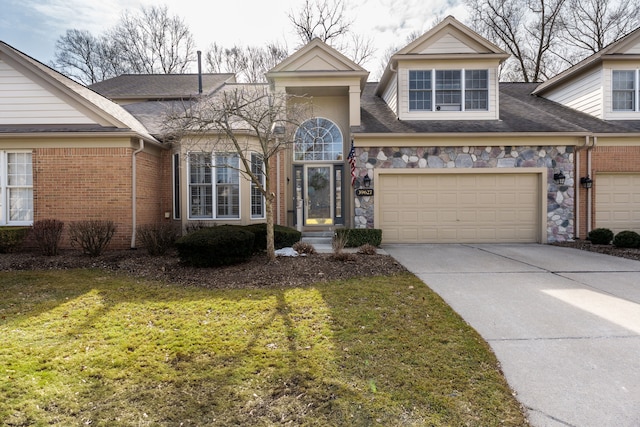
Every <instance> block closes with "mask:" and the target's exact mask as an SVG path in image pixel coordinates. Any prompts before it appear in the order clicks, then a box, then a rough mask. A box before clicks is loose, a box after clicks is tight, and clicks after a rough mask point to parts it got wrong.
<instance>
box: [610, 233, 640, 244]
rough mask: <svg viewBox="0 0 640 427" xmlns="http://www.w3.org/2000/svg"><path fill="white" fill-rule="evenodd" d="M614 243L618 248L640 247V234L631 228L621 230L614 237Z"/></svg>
mask: <svg viewBox="0 0 640 427" xmlns="http://www.w3.org/2000/svg"><path fill="white" fill-rule="evenodd" d="M613 244H614V246H616V247H618V248H640V234H638V233H636V232H635V231H631V230H625V231H621V232H619V233H618V234H616V237H614V238H613Z"/></svg>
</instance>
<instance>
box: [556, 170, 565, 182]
mask: <svg viewBox="0 0 640 427" xmlns="http://www.w3.org/2000/svg"><path fill="white" fill-rule="evenodd" d="M565 178H566V177H565V176H564V174H563V173H562V171H560V172H558V173H554V174H553V180H554V181H555V182H556V184H558V185H562V184H564V180H565Z"/></svg>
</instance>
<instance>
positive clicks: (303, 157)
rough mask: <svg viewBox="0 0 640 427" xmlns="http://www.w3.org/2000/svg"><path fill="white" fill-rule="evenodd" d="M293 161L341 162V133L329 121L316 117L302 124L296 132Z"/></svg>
mask: <svg viewBox="0 0 640 427" xmlns="http://www.w3.org/2000/svg"><path fill="white" fill-rule="evenodd" d="M293 158H294V160H299V161H309V160H318V161H338V160H342V159H343V157H342V132H340V129H339V128H338V126H337V125H336V124H335V123H333V122H332V121H331V120H329V119H323V118H320V117H316V118H313V119H309V120H307V121H305V122H304V123H302V125H301V126H300V127H299V128H298V130H297V131H296V137H295V149H294V157H293Z"/></svg>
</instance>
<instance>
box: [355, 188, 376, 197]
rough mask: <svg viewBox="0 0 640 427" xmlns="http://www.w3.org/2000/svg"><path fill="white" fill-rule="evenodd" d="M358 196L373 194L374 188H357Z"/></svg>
mask: <svg viewBox="0 0 640 427" xmlns="http://www.w3.org/2000/svg"><path fill="white" fill-rule="evenodd" d="M356 196H358V197H367V196H373V188H358V189H357V190H356Z"/></svg>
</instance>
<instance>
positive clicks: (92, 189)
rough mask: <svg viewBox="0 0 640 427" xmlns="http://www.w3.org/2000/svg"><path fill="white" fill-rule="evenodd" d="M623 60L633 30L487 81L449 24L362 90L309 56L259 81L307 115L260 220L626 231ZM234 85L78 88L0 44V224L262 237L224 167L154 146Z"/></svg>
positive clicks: (639, 116)
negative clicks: (204, 228) (202, 103)
mask: <svg viewBox="0 0 640 427" xmlns="http://www.w3.org/2000/svg"><path fill="white" fill-rule="evenodd" d="M639 53H640V30H636V31H634V32H633V33H631V34H629V35H627V36H626V37H624V38H622V39H621V40H619V41H617V42H616V43H613V44H612V45H610V46H609V47H607V48H606V49H604V50H603V51H601V52H600V53H598V54H596V55H593V56H592V57H590V58H587V59H586V60H584V61H583V62H581V63H580V64H577V65H576V66H575V67H572V68H570V69H568V70H567V71H565V72H563V73H561V74H560V75H558V76H556V77H555V78H553V79H550V80H549V81H547V82H544V83H499V82H498V74H499V73H498V72H499V67H500V64H501V63H502V61H504V60H505V59H507V58H508V54H507V53H506V52H504V51H503V50H502V49H500V48H499V47H498V46H496V45H494V44H493V43H491V42H490V41H488V40H486V39H484V38H483V37H481V36H479V35H478V34H477V33H475V32H473V31H472V30H470V29H469V28H467V27H466V26H464V25H463V24H461V23H460V22H459V21H457V20H456V19H455V18H453V17H447V18H446V19H444V20H443V21H442V22H441V23H439V24H438V25H436V26H435V27H434V28H433V29H431V30H429V31H428V32H426V33H425V34H423V35H422V36H421V37H419V38H418V39H416V40H414V41H413V42H411V43H409V44H408V45H407V46H405V47H404V48H402V49H400V50H399V51H398V52H396V53H395V54H394V55H393V56H392V57H391V58H390V60H389V64H388V66H387V67H386V69H385V71H384V74H383V76H382V78H381V79H380V81H379V82H375V83H374V82H368V81H367V79H368V75H369V74H368V72H367V71H366V70H365V69H363V68H362V67H360V66H359V65H357V64H355V63H354V62H353V61H351V60H350V59H348V58H347V57H345V56H344V55H342V54H341V53H339V52H337V51H336V50H335V49H333V48H331V47H330V46H328V45H326V44H325V43H323V42H321V41H320V40H313V41H312V42H310V43H309V44H307V45H306V46H304V47H302V48H301V49H300V50H298V51H297V52H295V53H294V54H292V55H291V56H290V57H288V58H287V59H285V60H284V61H283V62H281V63H280V64H278V65H277V66H276V67H274V68H273V69H271V70H270V71H269V72H268V73H267V80H268V83H267V84H266V86H265V87H266V88H268V89H269V90H271V91H274V92H285V93H288V94H292V95H305V96H306V97H310V99H312V103H313V115H312V116H310V117H308V119H306V120H305V121H304V123H302V124H301V125H300V126H299V128H298V130H297V131H296V138H295V144H293V145H292V146H291V148H290V149H289V150H288V151H285V152H283V153H281V155H280V156H279V157H278V158H276V159H275V160H274V161H275V162H276V163H277V165H276V167H274V172H273V176H272V181H273V182H274V183H275V185H274V187H273V188H274V190H275V191H274V192H275V193H276V209H275V213H274V219H275V222H276V223H279V224H283V225H288V226H292V227H299V228H301V229H302V230H304V231H330V230H333V229H334V228H336V227H352V228H364V227H368V228H380V229H382V230H383V242H386V243H396V242H397V243H400V242H403V243H412V242H435V243H453V242H474V243H480V242H540V243H546V242H557V241H566V240H570V239H574V238H585V237H586V234H587V232H588V231H589V230H590V229H593V228H595V227H608V228H612V229H613V230H614V231H620V230H622V229H631V230H635V231H638V232H640V216H639V215H640V209H639V208H640V206H639V204H640V186H639V185H638V184H639V183H640V166H637V165H638V164H639V162H638V160H640V107H639V106H638V99H639V98H640V93H639V92H638V91H639V87H640V84H639V77H640V76H639V73H640V71H639V69H640V59H639V58H640V56H638V54H639ZM236 86H238V83H236V82H235V79H234V76H233V75H230V74H214V75H207V74H205V75H202V76H201V79H200V81H199V79H198V76H197V75H182V76H176V75H157V76H145V75H125V76H120V77H117V78H115V79H111V80H107V81H105V82H101V83H98V84H95V85H92V86H91V87H90V88H86V87H84V86H82V85H79V84H77V83H75V82H73V81H71V80H69V79H67V78H65V77H64V76H62V75H60V74H58V73H57V72H55V71H53V70H51V69H50V68H48V67H46V66H44V65H43V64H40V63H39V62H37V61H35V60H33V59H32V58H30V57H28V56H27V55H25V54H23V53H21V52H19V51H17V50H15V49H13V48H11V47H10V46H8V45H6V44H3V43H0V160H1V161H0V183H1V186H2V188H1V189H0V191H1V192H2V198H1V199H0V200H1V201H0V210H1V211H2V212H1V214H0V223H1V224H2V225H23V224H30V223H32V221H34V220H38V219H44V218H57V219H61V220H63V221H65V222H68V221H75V220H80V219H93V218H95V219H113V220H114V221H116V222H117V225H118V234H117V236H116V237H117V239H116V241H115V242H114V245H115V246H116V247H121V248H124V247H129V246H131V247H135V245H136V241H135V236H136V235H135V229H136V226H138V225H142V224H151V223H156V222H161V221H176V222H179V223H180V224H182V226H183V227H186V226H187V225H188V224H189V223H192V222H207V223H211V224H214V223H215V224H222V223H232V224H247V223H253V222H264V219H265V210H264V200H263V199H262V197H261V196H260V194H259V193H257V192H256V191H255V188H254V187H253V185H252V183H251V182H249V181H248V180H246V179H245V178H244V177H243V176H242V175H241V174H239V173H238V172H237V171H235V170H234V169H233V168H227V167H224V166H223V165H226V164H229V163H232V162H233V161H234V159H233V156H231V155H230V153H224V152H220V153H215V152H211V151H207V150H205V149H198V148H197V146H193V145H190V146H189V147H185V145H184V144H179V143H175V141H171V140H168V139H166V138H165V137H164V135H165V133H164V132H163V117H164V113H165V112H166V111H168V110H170V109H171V108H173V107H176V106H181V107H183V108H184V107H185V106H187V107H188V106H189V105H190V103H191V102H194V101H193V100H194V99H195V98H196V97H197V95H198V94H203V96H207V95H210V94H214V93H219V92H220V91H225V90H229V89H230V88H233V87H236ZM246 138H247V140H250V139H251V136H250V135H246ZM352 147H353V148H352ZM350 153H353V156H351V155H350ZM254 160H255V164H254ZM259 161H260V159H259V158H258V157H255V159H254V158H253V157H252V167H256V168H259ZM212 164H213V165H218V166H217V167H213V168H211V167H209V166H208V165H212ZM352 166H353V167H352ZM352 174H353V185H352ZM585 187H589V188H585Z"/></svg>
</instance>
